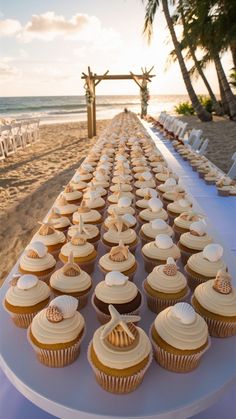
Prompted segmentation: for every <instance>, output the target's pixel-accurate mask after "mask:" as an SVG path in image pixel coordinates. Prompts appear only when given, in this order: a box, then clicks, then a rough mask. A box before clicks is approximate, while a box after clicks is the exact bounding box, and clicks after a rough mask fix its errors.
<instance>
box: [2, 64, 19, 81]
mask: <svg viewBox="0 0 236 419" xmlns="http://www.w3.org/2000/svg"><path fill="white" fill-rule="evenodd" d="M19 75H20V70H19V69H18V68H17V67H14V66H11V65H9V64H7V63H6V62H0V77H5V78H6V77H13V76H19Z"/></svg>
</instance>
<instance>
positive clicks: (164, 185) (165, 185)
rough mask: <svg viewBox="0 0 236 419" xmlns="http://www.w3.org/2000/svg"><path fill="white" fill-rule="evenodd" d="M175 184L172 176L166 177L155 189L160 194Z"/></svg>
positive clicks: (169, 189)
mask: <svg viewBox="0 0 236 419" xmlns="http://www.w3.org/2000/svg"><path fill="white" fill-rule="evenodd" d="M176 185H177V183H176V180H175V179H173V178H172V177H170V178H168V179H167V180H166V181H165V182H164V183H161V184H160V185H159V186H158V187H157V189H158V191H159V193H160V194H161V195H162V194H163V193H165V192H168V191H171V190H172V189H173V188H174V187H175V186H176Z"/></svg>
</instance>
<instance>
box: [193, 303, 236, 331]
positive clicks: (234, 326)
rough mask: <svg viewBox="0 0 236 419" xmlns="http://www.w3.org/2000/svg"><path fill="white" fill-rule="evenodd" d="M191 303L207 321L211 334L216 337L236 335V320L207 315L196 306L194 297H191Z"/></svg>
mask: <svg viewBox="0 0 236 419" xmlns="http://www.w3.org/2000/svg"><path fill="white" fill-rule="evenodd" d="M191 304H192V306H193V308H194V310H195V311H196V312H197V313H198V314H200V316H201V317H203V319H204V320H205V321H206V323H207V326H208V330H209V333H210V335H211V336H213V337H215V338H227V337H230V336H234V335H236V322H233V321H232V322H231V321H227V322H226V321H224V320H220V319H219V320H216V319H211V318H210V317H207V316H206V315H204V314H203V313H201V311H200V310H198V308H197V307H195V305H194V302H193V297H192V299H191Z"/></svg>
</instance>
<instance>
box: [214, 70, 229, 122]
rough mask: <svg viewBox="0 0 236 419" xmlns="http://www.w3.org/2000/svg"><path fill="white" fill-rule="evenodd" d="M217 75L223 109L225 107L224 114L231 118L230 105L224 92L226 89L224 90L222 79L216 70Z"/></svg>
mask: <svg viewBox="0 0 236 419" xmlns="http://www.w3.org/2000/svg"><path fill="white" fill-rule="evenodd" d="M216 74H217V78H218V83H219V88H220V98H221V105H222V107H223V110H224V114H225V115H229V116H230V113H229V106H228V103H227V100H226V96H225V92H224V89H223V86H222V83H221V81H220V78H219V75H218V72H217V70H216Z"/></svg>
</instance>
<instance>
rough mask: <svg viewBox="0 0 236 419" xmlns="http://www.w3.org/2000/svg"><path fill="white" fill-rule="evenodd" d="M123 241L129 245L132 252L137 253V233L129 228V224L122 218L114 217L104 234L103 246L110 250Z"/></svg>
mask: <svg viewBox="0 0 236 419" xmlns="http://www.w3.org/2000/svg"><path fill="white" fill-rule="evenodd" d="M120 240H122V241H123V242H124V244H126V245H129V247H130V249H131V250H132V252H135V250H136V247H137V244H138V237H137V234H136V232H135V231H134V230H133V229H132V228H130V227H129V223H127V221H126V220H125V219H124V218H122V217H120V216H116V217H114V218H113V219H112V220H111V221H110V222H109V224H108V230H107V231H106V232H105V233H104V234H103V238H102V241H103V244H104V245H105V246H107V247H108V248H110V247H112V246H115V245H116V244H118V243H119V242H120Z"/></svg>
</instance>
